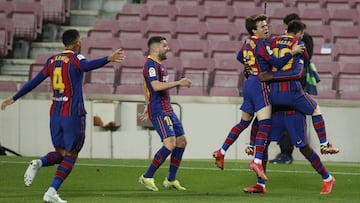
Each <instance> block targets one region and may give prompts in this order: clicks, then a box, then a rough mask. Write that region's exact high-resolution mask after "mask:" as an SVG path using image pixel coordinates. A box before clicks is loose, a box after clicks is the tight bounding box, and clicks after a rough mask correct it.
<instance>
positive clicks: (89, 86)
mask: <svg viewBox="0 0 360 203" xmlns="http://www.w3.org/2000/svg"><path fill="white" fill-rule="evenodd" d="M83 92H84V94H113V93H114V87H113V86H112V85H108V84H103V85H99V84H93V83H86V84H84V85H83Z"/></svg>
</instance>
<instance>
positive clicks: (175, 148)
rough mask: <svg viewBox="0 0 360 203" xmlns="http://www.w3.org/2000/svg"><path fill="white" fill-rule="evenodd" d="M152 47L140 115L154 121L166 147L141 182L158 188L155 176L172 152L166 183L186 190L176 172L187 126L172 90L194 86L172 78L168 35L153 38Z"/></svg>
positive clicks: (146, 185) (144, 71)
mask: <svg viewBox="0 0 360 203" xmlns="http://www.w3.org/2000/svg"><path fill="white" fill-rule="evenodd" d="M148 49H149V56H148V57H147V60H146V62H145V65H144V69H143V77H144V91H145V101H146V107H145V109H144V112H143V113H141V114H140V115H139V119H140V120H141V121H147V120H148V119H150V120H151V123H152V124H153V126H154V128H155V130H156V132H157V133H158V134H159V136H160V139H161V141H162V143H163V146H162V147H161V148H160V149H159V150H158V151H157V152H156V153H155V156H154V158H153V160H152V162H151V164H150V166H149V167H148V169H147V171H146V172H145V173H144V174H143V175H141V176H140V178H139V182H140V183H141V184H143V185H144V186H145V188H146V189H148V190H151V191H158V190H159V189H158V187H157V186H156V184H155V180H154V178H153V176H154V174H155V172H156V171H157V169H158V168H159V167H160V166H161V165H162V164H163V163H164V161H165V160H166V158H167V157H168V156H169V155H170V156H171V158H170V167H169V173H168V176H167V177H165V180H164V181H163V186H164V187H165V188H172V189H176V190H186V188H185V187H183V186H181V184H180V182H179V181H178V180H177V179H176V174H177V171H178V169H179V166H180V163H181V160H182V156H183V153H184V150H185V147H186V145H187V140H186V137H185V132H184V129H183V125H182V123H181V121H180V119H179V118H178V117H177V115H176V114H175V113H174V111H173V108H172V106H171V101H170V89H171V88H175V87H177V86H185V87H190V85H191V80H189V79H187V78H182V79H180V80H178V81H171V82H170V81H168V72H167V68H166V67H165V66H164V65H163V64H162V61H164V60H166V54H167V52H168V51H169V50H170V48H169V46H168V43H167V41H166V38H164V37H161V36H153V37H151V38H150V39H149V40H148Z"/></svg>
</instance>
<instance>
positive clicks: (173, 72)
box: [163, 57, 183, 81]
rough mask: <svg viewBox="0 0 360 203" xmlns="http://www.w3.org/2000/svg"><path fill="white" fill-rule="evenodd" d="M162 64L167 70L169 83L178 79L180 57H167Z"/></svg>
mask: <svg viewBox="0 0 360 203" xmlns="http://www.w3.org/2000/svg"><path fill="white" fill-rule="evenodd" d="M163 64H164V65H165V66H166V68H167V69H168V74H169V81H175V80H178V79H179V77H180V76H179V72H180V71H181V70H182V67H183V65H182V60H181V58H180V57H169V58H167V59H166V60H165V61H164V62H163Z"/></svg>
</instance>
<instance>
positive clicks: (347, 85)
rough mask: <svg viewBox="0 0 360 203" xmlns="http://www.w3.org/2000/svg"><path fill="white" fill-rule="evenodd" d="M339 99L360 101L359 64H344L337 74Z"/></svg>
mask: <svg viewBox="0 0 360 203" xmlns="http://www.w3.org/2000/svg"><path fill="white" fill-rule="evenodd" d="M338 89H339V94H340V99H360V63H354V62H352V63H345V64H344V66H343V67H342V69H341V70H340V72H339V88H338Z"/></svg>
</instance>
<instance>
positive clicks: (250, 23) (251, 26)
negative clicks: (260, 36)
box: [245, 14, 267, 35]
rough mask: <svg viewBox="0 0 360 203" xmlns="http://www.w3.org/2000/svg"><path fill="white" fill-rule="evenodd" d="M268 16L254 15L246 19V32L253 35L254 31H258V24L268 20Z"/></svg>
mask: <svg viewBox="0 0 360 203" xmlns="http://www.w3.org/2000/svg"><path fill="white" fill-rule="evenodd" d="M266 19H267V16H266V15H265V14H260V15H253V16H249V17H247V18H246V19H245V27H246V30H247V31H248V33H249V34H250V35H253V34H254V33H253V31H252V30H256V29H257V27H256V23H257V22H259V21H263V20H266Z"/></svg>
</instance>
